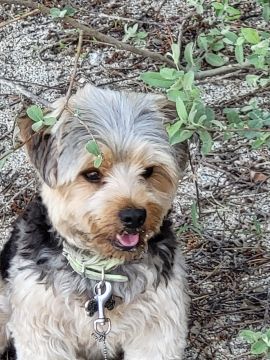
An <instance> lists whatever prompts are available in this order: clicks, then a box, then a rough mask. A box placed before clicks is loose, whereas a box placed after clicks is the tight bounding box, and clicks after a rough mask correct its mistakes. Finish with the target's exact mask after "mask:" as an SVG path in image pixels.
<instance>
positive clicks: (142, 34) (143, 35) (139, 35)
mask: <svg viewBox="0 0 270 360" xmlns="http://www.w3.org/2000/svg"><path fill="white" fill-rule="evenodd" d="M136 36H137V38H139V39H145V38H147V36H148V32H146V31H139V32H138V33H137V35H136Z"/></svg>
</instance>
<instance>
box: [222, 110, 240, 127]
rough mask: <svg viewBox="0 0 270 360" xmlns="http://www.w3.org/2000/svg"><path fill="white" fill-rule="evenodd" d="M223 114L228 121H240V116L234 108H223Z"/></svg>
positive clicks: (232, 122)
mask: <svg viewBox="0 0 270 360" xmlns="http://www.w3.org/2000/svg"><path fill="white" fill-rule="evenodd" d="M223 112H224V114H225V115H226V117H227V119H228V121H229V123H231V124H238V123H239V122H240V120H241V119H240V116H239V113H238V111H237V110H235V109H224V110H223Z"/></svg>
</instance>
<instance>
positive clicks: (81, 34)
mask: <svg viewBox="0 0 270 360" xmlns="http://www.w3.org/2000/svg"><path fill="white" fill-rule="evenodd" d="M82 42H83V30H80V33H79V40H78V46H77V51H76V57H75V60H74V68H73V72H72V74H71V77H70V83H69V87H68V91H67V94H66V106H67V104H68V101H69V99H70V96H71V91H72V87H73V84H74V80H75V77H76V72H77V68H78V61H79V57H80V54H81V50H82Z"/></svg>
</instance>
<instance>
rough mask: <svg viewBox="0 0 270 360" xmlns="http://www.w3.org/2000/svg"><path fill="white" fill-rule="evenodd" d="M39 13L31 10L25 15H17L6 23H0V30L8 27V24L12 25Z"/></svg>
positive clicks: (36, 10)
mask: <svg viewBox="0 0 270 360" xmlns="http://www.w3.org/2000/svg"><path fill="white" fill-rule="evenodd" d="M37 13H39V10H38V9H35V10H32V11H28V12H27V13H24V14H22V15H19V16H16V17H15V18H14V19H10V20H7V21H3V22H1V23H0V28H2V27H4V26H6V25H9V24H12V23H14V22H16V21H18V20H21V19H24V18H26V17H28V16H31V15H35V14H37Z"/></svg>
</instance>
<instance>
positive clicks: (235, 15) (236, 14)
mask: <svg viewBox="0 0 270 360" xmlns="http://www.w3.org/2000/svg"><path fill="white" fill-rule="evenodd" d="M226 11H227V14H228V15H229V16H230V17H233V18H234V19H238V18H239V17H240V15H241V12H240V11H239V10H238V9H236V8H234V7H233V6H228V7H227V9H226Z"/></svg>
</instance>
